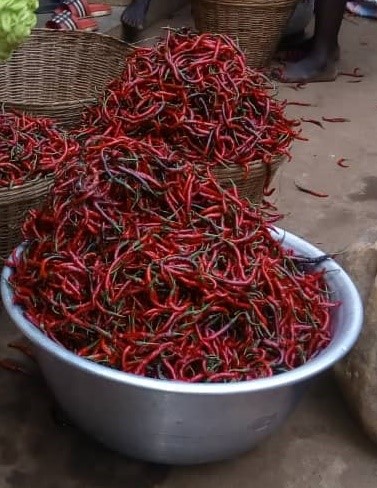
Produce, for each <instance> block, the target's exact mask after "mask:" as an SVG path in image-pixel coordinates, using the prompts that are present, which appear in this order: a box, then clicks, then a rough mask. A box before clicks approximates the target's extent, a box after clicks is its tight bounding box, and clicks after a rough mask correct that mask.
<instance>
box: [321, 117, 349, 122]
mask: <svg viewBox="0 0 377 488" xmlns="http://www.w3.org/2000/svg"><path fill="white" fill-rule="evenodd" d="M322 120H323V121H324V122H340V123H342V122H351V121H350V119H346V118H345V117H322Z"/></svg>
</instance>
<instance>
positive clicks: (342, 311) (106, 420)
mask: <svg viewBox="0 0 377 488" xmlns="http://www.w3.org/2000/svg"><path fill="white" fill-rule="evenodd" d="M276 238H278V239H282V240H283V243H284V245H285V246H286V247H289V248H292V249H295V250H296V251H297V253H299V254H301V255H305V256H310V257H317V256H320V255H322V254H323V253H322V251H320V250H319V249H317V248H315V247H314V246H312V245H311V244H308V243H307V242H305V241H304V240H302V239H300V238H298V237H296V236H294V235H292V234H289V233H285V232H283V231H282V230H279V229H276ZM20 252H22V247H20ZM321 266H322V267H324V268H326V269H327V271H329V273H328V274H327V283H328V285H329V287H330V289H331V290H332V291H333V292H334V299H336V300H340V301H341V302H342V304H341V306H339V307H337V308H336V309H335V310H334V312H333V316H332V324H333V329H334V336H333V339H332V341H331V343H330V345H329V346H328V347H327V348H326V349H325V350H324V351H323V352H322V353H321V354H320V355H319V356H318V357H316V358H315V359H313V360H311V361H309V362H308V363H307V364H305V365H304V366H301V367H299V368H297V369H296V370H293V371H290V372H287V373H283V374H281V375H278V376H274V377H272V378H266V379H258V380H254V381H246V382H240V383H232V384H186V383H181V382H174V381H164V380H157V379H149V378H144V377H139V376H135V375H132V374H127V373H123V372H121V371H115V370H112V369H109V368H106V367H104V366H101V365H98V364H95V363H92V362H90V361H88V360H86V359H82V358H79V357H78V356H76V355H75V354H73V353H71V352H69V351H67V350H65V349H64V348H62V347H61V346H59V345H57V344H55V343H54V342H53V341H51V340H50V339H48V338H47V337H46V336H45V335H44V334H43V333H42V332H40V331H39V330H38V329H37V328H36V327H35V326H33V325H32V324H31V323H30V322H29V321H27V320H26V319H25V318H24V316H23V314H22V310H21V309H20V307H18V306H14V305H13V301H12V290H11V288H10V287H9V285H8V278H9V276H10V274H11V273H12V270H11V269H10V268H8V267H5V268H4V269H3V273H2V277H3V279H2V283H1V292H2V297H3V302H4V304H5V307H6V309H7V311H8V313H9V315H10V317H11V318H12V320H13V322H14V324H15V325H16V327H17V328H18V329H19V330H20V331H21V332H22V333H23V334H24V335H25V336H26V337H27V338H28V339H29V340H30V341H31V342H32V343H33V345H34V346H35V350H36V355H37V360H38V362H39V365H40V367H41V369H42V372H43V374H44V376H45V379H46V381H47V383H48V385H49V387H50V389H51V390H52V392H53V393H54V395H55V397H56V399H57V401H58V403H59V404H60V406H61V407H62V409H63V410H64V411H65V412H66V414H67V415H68V416H69V417H70V418H71V420H72V421H73V422H74V423H75V424H76V425H77V426H78V427H80V428H81V429H83V430H84V431H86V432H87V433H88V434H89V435H90V436H92V437H93V438H95V439H97V440H98V441H99V442H101V443H102V444H104V445H106V446H108V447H109V448H111V449H114V450H116V451H119V452H121V453H123V454H125V455H127V456H131V457H134V458H138V459H142V460H146V461H151V462H155V463H164V464H173V465H183V464H198V463H207V462H213V461H220V460H224V459H229V458H232V457H235V456H238V455H240V454H241V453H243V452H245V451H248V450H250V449H251V448H253V447H254V446H255V445H256V444H258V443H259V442H261V441H262V440H263V439H264V438H265V437H266V436H268V435H270V434H271V433H272V432H274V431H275V430H276V429H277V428H278V426H279V425H281V423H282V422H283V421H284V420H285V419H286V418H287V416H288V415H289V414H290V413H291V412H292V410H293V409H294V407H295V405H296V404H297V401H298V400H299V398H300V395H301V392H302V390H303V387H304V386H305V385H306V383H307V382H308V380H310V379H311V378H313V377H314V376H316V375H318V374H320V373H321V372H323V371H324V370H326V369H328V368H330V367H331V366H332V365H333V364H334V363H335V362H337V361H338V360H339V359H341V358H342V357H343V356H344V355H345V354H346V353H347V352H348V351H349V350H350V349H351V348H352V346H353V344H354V343H355V341H356V339H357V337H358V335H359V333H360V329H361V325H362V318H363V312H362V304H361V301H360V298H359V295H358V292H357V290H356V288H355V286H354V285H353V283H352V281H351V280H350V278H349V277H348V275H347V274H346V273H345V272H344V270H343V269H342V268H341V267H340V266H339V265H338V264H337V263H336V262H335V261H333V260H328V261H326V262H325V263H323V264H322V265H321Z"/></svg>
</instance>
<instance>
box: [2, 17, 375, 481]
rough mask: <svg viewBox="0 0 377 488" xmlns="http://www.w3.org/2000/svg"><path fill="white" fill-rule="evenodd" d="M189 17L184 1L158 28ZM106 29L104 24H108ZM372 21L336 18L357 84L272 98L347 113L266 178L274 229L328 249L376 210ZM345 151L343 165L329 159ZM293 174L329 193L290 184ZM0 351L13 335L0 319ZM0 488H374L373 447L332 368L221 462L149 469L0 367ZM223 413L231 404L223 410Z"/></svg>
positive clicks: (313, 112) (370, 221) (317, 113)
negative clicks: (277, 424) (245, 449)
mask: <svg viewBox="0 0 377 488" xmlns="http://www.w3.org/2000/svg"><path fill="white" fill-rule="evenodd" d="M168 23H170V24H171V25H182V24H186V25H187V24H190V23H191V19H190V17H189V11H188V10H187V9H184V10H183V11H181V12H179V13H178V14H177V15H175V16H174V17H173V18H172V19H170V20H167V19H163V20H162V21H161V22H159V23H158V24H157V25H155V26H153V27H152V28H149V29H148V30H147V31H146V32H145V36H146V37H151V36H153V35H155V34H156V32H157V31H156V28H157V27H158V26H165V25H167V24H168ZM111 27H112V26H111ZM376 32H377V24H376V23H374V22H370V21H365V20H360V19H356V20H352V21H349V20H347V21H345V22H344V25H343V28H342V33H341V46H342V62H341V70H342V71H352V70H353V69H354V68H355V67H359V68H360V69H361V72H362V73H363V74H364V75H365V76H364V77H363V78H361V79H360V80H361V81H360V82H359V83H352V81H355V80H354V79H353V78H349V77H346V76H340V77H339V78H338V80H337V81H336V82H334V83H323V84H313V85H310V86H307V87H305V88H303V89H300V90H294V89H293V88H291V87H289V86H284V87H281V88H280V97H282V98H287V99H288V100H291V101H300V102H310V103H313V104H314V105H315V107H305V108H304V107H294V106H292V107H290V113H291V115H292V116H293V117H304V118H314V119H318V120H320V119H321V117H322V116H325V117H345V118H348V119H349V120H350V122H346V123H337V124H335V123H333V124H331V123H324V129H322V128H320V127H317V126H315V125H311V124H308V123H305V124H303V129H304V134H305V136H306V137H308V138H309V141H308V142H302V143H297V144H296V145H295V147H294V151H293V159H292V162H290V163H288V164H286V165H285V166H284V168H282V169H281V171H280V173H279V175H278V176H277V178H276V180H275V184H276V188H277V190H276V194H275V196H274V197H273V201H274V202H275V203H276V205H278V207H279V209H280V211H281V212H283V213H284V215H285V218H284V220H283V221H282V223H281V226H283V227H285V228H286V229H287V230H290V231H292V232H294V233H296V234H298V235H301V236H303V237H304V238H306V239H308V240H310V241H311V242H312V243H316V244H318V245H319V246H320V247H322V248H323V249H324V250H326V251H331V252H334V251H339V250H343V249H344V248H345V247H346V246H347V245H349V244H350V243H351V242H352V241H353V240H355V239H356V238H357V237H358V236H359V234H360V233H362V232H363V231H364V230H365V229H367V228H368V227H369V226H371V225H374V224H375V222H376V218H377V208H376V201H377V171H376V164H377V139H376V134H377V117H376V114H377V92H376V88H375V87H376V86H377V57H376V55H375V53H376V52H377V35H376ZM341 157H344V158H347V159H348V160H349V161H348V164H349V166H350V167H349V168H340V167H339V166H338V165H337V164H336V161H337V160H338V159H339V158H341ZM295 181H299V182H301V183H302V184H304V185H306V186H308V187H310V188H312V189H315V190H318V191H320V192H324V193H327V194H329V197H327V198H317V197H313V196H311V195H307V194H304V193H302V192H300V191H298V190H297V189H296V187H295V183H294V182H295ZM1 324H2V331H1V336H0V353H2V355H3V354H6V355H7V356H9V350H8V349H7V343H8V342H9V340H10V339H13V338H14V337H15V335H16V333H15V330H14V328H13V327H12V326H11V325H10V324H9V321H8V319H7V318H6V317H5V316H4V315H3V316H2V322H1ZM0 391H1V395H0V488H63V487H64V488H86V487H88V488H89V487H90V488H103V487H106V488H118V487H121V486H122V487H127V488H149V487H155V488H157V487H159V488H178V487H179V488H215V487H216V488H245V487H250V488H251V487H253V488H270V487H271V488H302V487H305V488H355V487H358V488H374V487H375V486H376V483H377V481H376V480H377V449H376V447H375V446H373V445H372V444H371V443H370V442H369V441H368V439H367V438H366V436H365V435H364V433H363V432H362V431H361V429H360V427H359V425H358V424H357V423H356V422H355V421H354V419H353V418H352V416H351V415H350V413H349V411H348V409H347V405H346V404H345V402H344V400H343V399H342V397H341V394H340V392H339V391H338V389H337V386H336V384H335V383H334V381H333V378H332V375H331V372H330V373H328V374H326V375H324V376H323V377H322V378H320V379H318V380H317V381H316V382H315V383H314V384H313V386H312V388H311V389H309V391H308V392H307V394H306V396H305V398H304V399H303V401H302V402H301V404H300V406H299V407H298V408H297V410H296V411H295V412H294V414H293V415H292V416H291V418H290V419H289V421H288V422H287V423H286V424H285V425H284V426H283V427H282V428H281V429H280V430H279V431H278V432H276V434H275V435H273V436H272V437H271V438H270V439H268V440H267V441H265V442H264V443H263V444H262V445H260V446H259V447H258V448H257V449H255V450H254V451H252V452H250V453H249V454H247V455H244V456H243V457H241V458H239V459H236V460H233V461H228V462H224V463H219V464H214V465H206V466H200V467H189V468H166V467H163V466H152V465H147V464H145V463H140V462H136V461H132V460H128V459H125V458H122V457H121V456H119V455H116V454H113V453H112V452H109V451H107V450H105V449H104V448H102V447H101V446H99V445H97V444H95V443H94V442H92V441H91V440H90V439H88V438H87V437H86V436H85V435H84V434H82V433H81V432H79V431H78V430H76V429H74V428H73V427H69V426H65V425H62V423H61V422H59V421H57V420H56V415H55V416H54V415H53V400H52V398H51V396H50V394H49V393H48V391H47V389H46V387H45V386H44V384H43V382H42V381H41V380H40V379H38V378H29V377H24V376H22V375H15V374H11V373H9V372H6V371H3V370H0ZM229 414H230V415H231V412H230V413H229Z"/></svg>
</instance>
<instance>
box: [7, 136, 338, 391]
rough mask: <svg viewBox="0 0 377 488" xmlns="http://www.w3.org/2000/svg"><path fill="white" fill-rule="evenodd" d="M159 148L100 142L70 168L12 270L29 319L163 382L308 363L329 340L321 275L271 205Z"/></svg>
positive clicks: (65, 342)
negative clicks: (285, 240) (283, 234)
mask: <svg viewBox="0 0 377 488" xmlns="http://www.w3.org/2000/svg"><path fill="white" fill-rule="evenodd" d="M151 140H152V139H150V140H148V142H141V141H137V140H135V139H131V138H127V137H118V138H117V139H115V138H113V137H111V136H101V137H100V136H97V137H95V138H89V139H88V140H86V142H85V144H84V145H83V148H82V155H81V157H80V158H73V159H72V160H68V161H66V164H65V165H63V166H62V167H61V168H60V169H59V171H58V172H57V175H56V181H55V185H54V186H53V189H52V192H51V194H50V196H49V200H48V201H47V202H46V204H45V206H44V207H43V208H41V209H38V210H34V211H32V212H30V214H29V216H28V218H27V220H26V222H25V225H24V228H23V231H24V237H25V239H27V241H28V244H27V246H26V249H25V251H24V253H23V254H21V255H20V256H16V255H13V257H12V259H11V261H10V262H9V264H10V265H11V266H13V268H14V273H13V275H12V277H11V283H12V286H13V289H14V292H15V301H16V303H18V304H19V305H21V306H22V307H23V309H24V310H25V315H26V317H27V318H28V320H30V321H31V322H32V323H33V324H35V326H37V327H40V326H41V324H43V331H44V332H45V333H46V334H47V335H48V336H49V337H50V338H51V339H52V340H54V341H56V342H57V343H58V344H60V345H62V346H63V347H66V348H68V349H70V350H71V351H73V352H75V353H76V354H78V355H80V356H81V357H83V358H86V359H87V360H91V361H95V362H98V363H99V364H103V365H106V366H108V367H111V368H117V369H120V370H123V371H126V372H129V373H133V374H141V375H145V376H148V377H153V378H159V379H172V380H177V381H187V382H198V381H200V382H227V381H243V380H250V379H254V378H260V377H266V376H271V375H272V374H279V373H281V372H283V371H287V370H290V369H292V368H294V367H298V366H300V365H301V364H303V363H304V362H306V361H308V360H310V358H311V357H313V356H314V355H315V354H317V353H318V351H319V350H320V349H321V348H323V347H326V345H327V344H328V343H329V341H330V339H331V327H330V320H329V309H330V308H331V307H332V306H333V305H335V304H332V303H330V300H329V297H328V294H327V291H326V284H325V281H324V274H323V272H322V271H320V270H319V271H316V270H315V269H313V268H311V269H310V270H307V271H305V272H303V271H302V269H299V264H300V263H301V266H302V267H303V266H304V263H303V262H302V261H299V259H302V258H297V259H298V260H297V259H296V258H295V256H294V254H293V252H292V251H290V250H286V249H284V248H283V246H282V244H281V243H280V242H279V241H277V240H276V239H274V238H273V234H271V226H272V225H273V223H274V222H275V221H276V220H277V219H278V218H279V216H278V215H276V212H275V211H274V210H273V209H272V208H271V207H269V206H265V207H261V208H258V207H255V206H252V205H251V204H250V202H249V201H248V200H243V199H241V198H239V196H238V194H237V191H236V189H235V188H231V189H229V190H224V189H222V188H221V187H220V186H219V185H218V183H217V181H216V178H215V176H214V174H213V168H212V165H211V164H209V163H208V162H207V161H205V160H204V161H202V162H197V161H195V162H192V161H187V160H185V159H183V158H182V156H181V154H180V153H179V152H178V151H174V150H172V149H171V147H169V146H168V145H167V144H166V143H165V142H164V140H163V139H158V138H156V137H154V138H153V144H151V143H150V142H151ZM84 159H85V161H86V164H82V161H83V160H84ZM126 163H127V164H126ZM78 223H80V225H79V226H78ZM312 266H313V265H312Z"/></svg>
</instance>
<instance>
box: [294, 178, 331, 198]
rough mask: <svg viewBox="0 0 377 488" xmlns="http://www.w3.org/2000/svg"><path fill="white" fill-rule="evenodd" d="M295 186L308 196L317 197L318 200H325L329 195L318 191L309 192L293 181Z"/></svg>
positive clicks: (309, 190)
mask: <svg viewBox="0 0 377 488" xmlns="http://www.w3.org/2000/svg"><path fill="white" fill-rule="evenodd" d="M295 186H296V188H297V189H298V190H300V191H302V192H304V193H308V194H309V195H313V196H314V197H319V198H327V197H328V196H329V195H328V194H327V193H322V192H319V191H315V190H311V189H310V188H305V187H304V186H302V185H300V184H299V183H297V182H296V181H295Z"/></svg>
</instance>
